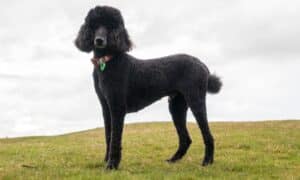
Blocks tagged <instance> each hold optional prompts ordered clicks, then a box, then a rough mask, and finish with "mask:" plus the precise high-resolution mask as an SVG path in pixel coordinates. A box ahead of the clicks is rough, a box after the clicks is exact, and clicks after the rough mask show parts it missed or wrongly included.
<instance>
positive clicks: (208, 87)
mask: <svg viewBox="0 0 300 180" xmlns="http://www.w3.org/2000/svg"><path fill="white" fill-rule="evenodd" d="M162 33H163V32H162ZM74 42H75V46H76V47H77V48H78V49H79V50H80V51H82V52H86V53H90V52H93V58H92V62H93V64H94V71H93V79H94V86H95V91H96V94H97V96H98V99H99V101H100V104H101V106H102V111H103V119H104V125H105V136H106V155H105V159H104V160H105V161H106V162H107V166H106V168H107V169H117V168H118V166H119V163H120V161H121V144H122V132H123V126H124V117H125V115H126V113H131V112H137V111H139V110H141V109H143V108H145V107H146V106H148V105H150V104H152V103H153V102H155V101H157V100H159V99H161V98H162V97H165V96H168V97H169V111H170V113H171V116H172V119H173V122H174V125H175V127H176V130H177V133H178V138H179V146H178V149H177V151H176V153H175V154H174V155H173V156H172V157H171V158H170V159H168V160H167V161H168V162H170V163H173V162H176V161H178V160H180V159H181V158H182V157H183V156H184V155H185V154H186V152H187V150H188V148H189V146H190V144H191V143H192V141H191V138H190V135H189V133H188V130H187V127H186V113H187V109H188V108H190V109H191V111H192V113H193V115H194V116H195V119H196V121H197V124H198V126H199V128H200V130H201V133H202V136H203V139H204V144H205V155H204V159H203V161H202V165H203V166H206V165H209V164H212V163H213V161H214V139H213V136H212V134H211V132H210V129H209V126H208V122H207V115H206V93H207V92H210V93H218V92H219V91H220V89H221V86H222V82H221V80H220V78H219V77H218V76H216V75H213V74H211V73H210V72H209V70H208V68H207V67H206V65H205V64H204V63H202V62H201V61H200V60H199V59H197V58H196V57H193V56H190V55H187V54H176V55H169V56H165V57H161V58H156V59H148V60H141V59H138V58H135V57H133V56H131V55H129V54H128V51H130V50H131V48H132V41H131V40H130V37H129V35H128V32H127V30H126V28H125V24H124V20H123V17H122V15H121V12H120V11H119V10H118V9H116V8H114V7H110V6H96V7H95V8H92V9H91V10H90V11H89V12H88V14H87V16H86V18H85V21H84V23H83V24H82V25H81V27H80V29H79V32H78V35H77V37H76V39H75V41H74Z"/></svg>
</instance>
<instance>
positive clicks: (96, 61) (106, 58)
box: [91, 55, 112, 71]
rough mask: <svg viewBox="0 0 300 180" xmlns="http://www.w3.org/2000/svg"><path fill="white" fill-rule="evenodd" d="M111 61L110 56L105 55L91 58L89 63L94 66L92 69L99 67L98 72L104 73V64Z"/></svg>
mask: <svg viewBox="0 0 300 180" xmlns="http://www.w3.org/2000/svg"><path fill="white" fill-rule="evenodd" d="M111 59H112V56H110V55H106V56H102V57H100V58H92V59H91V61H92V63H93V64H94V67H95V68H97V67H99V69H100V71H104V70H105V67H106V63H107V62H108V61H110V60H111Z"/></svg>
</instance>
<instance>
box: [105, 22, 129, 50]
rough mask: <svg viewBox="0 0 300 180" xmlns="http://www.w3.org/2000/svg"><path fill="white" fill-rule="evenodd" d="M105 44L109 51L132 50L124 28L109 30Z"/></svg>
mask: <svg viewBox="0 0 300 180" xmlns="http://www.w3.org/2000/svg"><path fill="white" fill-rule="evenodd" d="M107 42H108V46H109V47H110V49H113V50H115V51H117V52H128V51H130V50H131V48H132V42H131V40H130V38H129V35H128V32H127V30H126V28H125V27H124V26H119V28H116V29H113V30H111V31H110V32H109V34H108V41H107Z"/></svg>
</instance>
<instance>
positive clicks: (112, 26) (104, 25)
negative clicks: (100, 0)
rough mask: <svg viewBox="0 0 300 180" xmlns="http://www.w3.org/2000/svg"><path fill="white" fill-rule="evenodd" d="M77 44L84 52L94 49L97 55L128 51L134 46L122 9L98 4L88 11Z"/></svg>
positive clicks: (76, 40)
mask: <svg viewBox="0 0 300 180" xmlns="http://www.w3.org/2000/svg"><path fill="white" fill-rule="evenodd" d="M75 45H76V47H77V48H78V49H79V50H81V51H83V52H91V51H92V50H94V52H95V54H98V55H97V56H101V55H105V54H108V53H110V54H114V53H122V52H127V51H129V50H130V49H131V47H132V43H131V41H130V38H129V35H128V33H127V30H126V28H125V25H124V20H123V18H122V15H121V13H120V11H119V10H118V9H116V8H113V7H109V6H96V7H95V8H93V9H91V10H90V11H89V12H88V14H87V16H86V18H85V22H84V24H83V25H82V26H81V27H80V30H79V33H78V35H77V37H76V39H75Z"/></svg>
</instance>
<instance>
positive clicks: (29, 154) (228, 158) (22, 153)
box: [0, 121, 300, 180]
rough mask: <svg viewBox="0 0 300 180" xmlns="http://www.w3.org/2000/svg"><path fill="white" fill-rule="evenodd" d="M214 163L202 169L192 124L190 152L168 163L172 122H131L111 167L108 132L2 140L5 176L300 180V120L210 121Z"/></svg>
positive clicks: (0, 172) (0, 163) (173, 141)
mask: <svg viewBox="0 0 300 180" xmlns="http://www.w3.org/2000/svg"><path fill="white" fill-rule="evenodd" d="M210 126H211V130H212V133H213V135H214V137H215V142H216V153H215V163H214V164H213V165H212V166H209V167H201V166H200V162H201V160H202V157H203V143H202V138H201V136H200V131H199V129H198V128H197V125H196V124H194V123H189V125H188V128H189V131H190V134H191V136H192V140H193V143H192V145H191V148H190V149H189V151H188V153H187V155H186V156H185V157H184V158H183V159H182V160H181V161H179V162H178V163H176V164H168V163H166V162H165V159H167V158H169V157H170V156H171V155H172V154H173V153H174V152H175V150H176V148H177V135H176V132H175V128H174V126H173V124H172V123H144V124H130V125H126V127H125V130H124V138H123V160H122V162H121V165H120V169H119V170H118V171H106V170H105V168H104V167H105V164H104V162H103V158H104V150H105V143H104V131H103V129H102V128H101V129H93V130H88V131H82V132H77V133H71V134H66V135H60V136H49V137H24V138H12V139H0V179H62V178H64V179H65V178H72V179H108V178H112V179H120V178H121V179H172V180H173V179H199V178H203V179H204V178H205V179H213V178H217V179H274V178H276V179H277V178H280V179H300V121H267V122H246V123H245V122H237V123H232V122H230V123H229V122H216V123H210Z"/></svg>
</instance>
